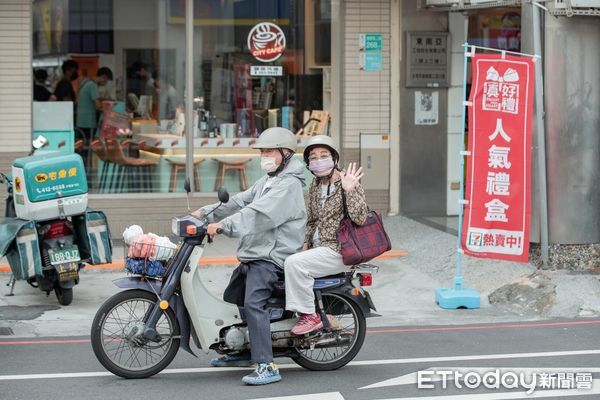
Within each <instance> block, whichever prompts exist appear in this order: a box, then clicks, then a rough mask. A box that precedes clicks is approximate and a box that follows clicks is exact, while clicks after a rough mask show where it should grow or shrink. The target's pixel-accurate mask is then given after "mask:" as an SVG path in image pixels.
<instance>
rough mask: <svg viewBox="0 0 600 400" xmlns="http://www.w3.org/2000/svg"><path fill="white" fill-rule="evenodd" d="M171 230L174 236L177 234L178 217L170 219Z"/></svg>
mask: <svg viewBox="0 0 600 400" xmlns="http://www.w3.org/2000/svg"><path fill="white" fill-rule="evenodd" d="M171 232H172V233H173V235H175V236H179V218H177V217H175V218H173V219H172V220H171Z"/></svg>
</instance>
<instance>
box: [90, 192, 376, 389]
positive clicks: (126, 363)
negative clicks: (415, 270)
mask: <svg viewBox="0 0 600 400" xmlns="http://www.w3.org/2000/svg"><path fill="white" fill-rule="evenodd" d="M185 188H186V191H187V192H188V212H189V214H187V215H184V216H180V217H175V218H173V220H172V231H173V234H175V235H176V236H178V237H180V238H181V239H182V243H180V244H179V245H178V248H177V250H176V251H175V253H174V255H173V256H172V258H171V259H170V260H169V261H168V262H166V267H165V271H166V272H165V273H164V275H163V276H162V277H148V276H145V275H143V274H142V275H133V276H129V277H126V278H122V279H118V280H116V281H114V284H115V285H116V286H117V287H119V288H122V289H126V290H124V291H121V292H119V293H117V294H115V295H114V296H112V297H111V298H109V299H108V300H106V302H105V303H104V304H103V305H102V306H101V307H100V309H99V310H98V312H97V313H96V316H95V318H94V321H93V323H92V329H91V342H92V347H93V350H94V354H95V355H96V357H97V359H98V361H99V362H100V363H101V364H102V365H103V366H104V367H105V368H106V369H107V370H108V371H110V372H111V373H113V374H115V375H118V376H121V377H123V378H129V379H134V378H147V377H150V376H153V375H155V374H157V373H159V372H160V371H162V370H163V369H165V368H166V367H167V366H168V365H169V364H170V363H171V361H172V360H173V359H174V357H175V355H176V354H177V351H178V350H179V348H182V349H183V350H185V351H187V352H188V353H190V354H192V355H194V356H195V354H194V351H193V350H192V348H191V345H190V338H191V341H193V343H194V345H195V346H196V347H197V348H198V349H201V350H203V351H205V352H206V353H208V352H209V351H210V350H214V351H216V352H217V353H218V354H230V355H234V354H239V353H241V352H245V351H248V349H249V346H250V339H249V335H248V328H247V325H246V323H245V321H244V320H243V319H242V317H241V316H240V315H241V313H240V309H238V307H237V306H235V305H233V304H229V303H226V302H225V301H223V300H221V299H219V298H217V297H216V296H215V295H213V294H212V293H211V292H209V290H208V289H207V287H206V286H205V284H204V282H203V281H202V277H201V275H200V272H199V269H198V263H199V261H200V259H201V258H202V254H203V251H204V248H205V245H206V243H207V242H208V243H210V242H211V241H212V239H211V238H210V237H209V236H207V234H206V229H207V226H208V220H207V217H208V215H206V216H202V217H196V216H194V215H192V214H191V211H190V208H189V181H187V182H186V183H185ZM218 198H219V201H220V203H219V205H218V206H217V207H216V208H215V210H216V209H217V208H218V207H220V206H221V205H222V204H223V203H227V202H228V200H229V194H228V193H227V191H225V190H224V189H223V188H221V189H219V192H218ZM212 211H214V210H212ZM209 215H210V213H209ZM218 233H220V232H218ZM374 272H377V267H376V266H372V265H368V264H363V265H358V266H354V267H352V268H351V269H350V270H349V271H348V272H345V273H342V274H339V275H334V276H329V277H325V278H321V279H316V280H315V285H314V293H315V299H316V302H315V303H316V306H317V307H316V308H317V312H318V313H319V315H320V316H321V319H322V321H323V325H324V326H323V329H321V330H319V331H316V332H311V333H309V334H306V335H303V336H296V335H293V334H292V333H291V332H290V330H291V328H292V327H293V326H294V325H295V323H296V322H297V321H298V317H297V316H296V315H295V314H294V313H292V312H289V311H286V310H285V284H284V281H283V280H281V281H279V282H277V284H276V287H275V290H274V292H273V294H272V297H271V298H270V299H269V300H268V304H267V308H268V310H269V314H270V318H271V336H272V341H273V355H274V357H289V358H291V359H292V360H294V361H295V362H296V363H297V364H299V365H300V366H302V367H304V368H306V369H309V370H315V371H329V370H335V369H338V368H341V367H343V366H344V365H346V364H347V363H348V362H350V361H351V360H352V359H354V357H355V356H356V355H357V354H358V352H359V350H360V348H361V346H362V345H363V342H364V339H365V334H366V320H365V317H366V316H371V310H374V311H375V306H374V305H373V302H372V301H371V297H370V295H369V293H368V292H367V291H366V290H365V289H364V287H365V286H369V285H371V283H372V274H373V273H374ZM375 315H376V314H375Z"/></svg>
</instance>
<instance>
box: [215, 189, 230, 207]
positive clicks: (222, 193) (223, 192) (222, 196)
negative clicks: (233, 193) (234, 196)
mask: <svg viewBox="0 0 600 400" xmlns="http://www.w3.org/2000/svg"><path fill="white" fill-rule="evenodd" d="M217 193H218V195H219V201H220V202H221V203H227V202H228V201H229V193H228V192H227V189H225V188H224V187H222V186H221V187H220V188H219V191H218V192H217Z"/></svg>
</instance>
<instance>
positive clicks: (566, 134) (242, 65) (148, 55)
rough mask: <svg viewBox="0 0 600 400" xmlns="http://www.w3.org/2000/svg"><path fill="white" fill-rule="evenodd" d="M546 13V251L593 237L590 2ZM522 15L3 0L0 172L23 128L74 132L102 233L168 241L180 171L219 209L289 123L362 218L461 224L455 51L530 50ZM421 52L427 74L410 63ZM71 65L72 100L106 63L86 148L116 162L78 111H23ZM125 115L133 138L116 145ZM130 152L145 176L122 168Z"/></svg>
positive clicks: (419, 7) (330, 3)
mask: <svg viewBox="0 0 600 400" xmlns="http://www.w3.org/2000/svg"><path fill="white" fill-rule="evenodd" d="M521 3H522V4H521ZM549 3H550V2H546V4H548V5H549V10H548V11H544V12H543V15H544V16H545V18H543V28H542V38H543V42H544V48H543V54H542V63H543V66H544V79H545V85H544V89H545V90H544V91H545V94H546V96H545V109H546V118H545V122H544V123H545V128H546V129H545V130H546V142H547V148H546V161H547V165H548V178H547V181H548V193H547V197H548V210H549V211H548V221H549V226H550V229H549V232H550V242H551V243H561V244H590V243H599V242H600V211H599V210H600V150H599V149H600V147H599V143H600V135H599V134H598V132H600V74H598V67H597V66H598V65H600V49H599V48H598V46H597V40H598V38H600V24H599V23H598V22H599V21H600V19H599V18H598V14H599V11H598V10H599V9H600V7H599V8H590V7H589V6H588V7H582V8H575V9H572V8H566V7H567V5H565V4H563V2H560V1H557V2H555V4H552V5H550V4H549ZM576 3H577V2H571V4H573V6H576V5H577V4H576ZM571 4H569V5H568V7H571ZM190 6H192V7H193V15H191V18H187V17H189V16H190V14H189V11H188V10H189V8H188V7H190ZM531 7H532V5H531V4H530V3H529V2H520V1H495V2H489V1H487V2H482V1H473V0H471V1H452V0H443V1H429V0H422V1H421V0H406V1H400V0H363V1H359V0H345V1H344V0H268V1H258V0H245V1H216V0H195V1H186V0H151V1H147V0H123V1H118V2H117V1H114V0H90V1H82V0H36V1H33V2H32V1H27V0H0V22H1V23H0V56H1V57H0V120H1V121H2V123H1V124H0V152H1V154H0V168H2V170H3V171H7V170H8V169H9V167H10V164H11V162H12V159H14V158H15V157H16V156H18V155H20V154H25V153H27V152H28V149H29V147H30V140H31V137H32V132H34V134H35V133H43V132H50V131H60V130H64V131H65V132H70V133H65V135H71V136H74V140H73V148H74V149H75V148H76V147H77V148H78V149H79V150H78V151H83V153H84V155H85V156H86V160H87V165H88V179H89V181H90V206H91V207H93V208H96V209H101V210H104V211H105V212H106V213H107V215H108V217H109V221H110V224H111V228H112V230H113V236H115V237H117V236H119V235H120V232H122V230H123V228H124V227H126V226H128V225H130V224H132V223H140V222H141V221H143V222H144V227H145V228H146V229H147V230H149V231H150V230H151V231H157V232H164V231H168V229H169V221H170V218H171V217H172V216H173V215H177V214H180V213H182V212H183V211H184V210H185V195H184V193H183V191H182V187H183V185H182V182H183V180H184V176H188V177H189V178H190V179H191V180H192V181H193V182H195V184H194V186H195V189H196V192H194V193H193V197H192V201H193V206H194V207H200V206H202V205H205V204H207V203H210V202H213V201H215V198H216V196H215V188H216V187H217V186H225V187H226V188H227V189H228V190H229V191H230V192H236V191H239V190H243V189H244V188H245V187H246V186H247V185H251V184H252V183H253V182H254V181H255V180H256V179H257V178H258V177H259V176H260V174H261V172H260V169H259V163H258V157H257V153H256V152H254V151H252V150H251V149H250V146H251V144H252V142H253V140H255V138H256V136H257V134H259V133H260V131H262V130H263V129H265V128H267V127H269V126H284V127H287V128H290V129H291V130H292V131H294V132H298V134H299V136H298V137H299V146H300V148H302V146H303V144H304V143H305V141H306V138H307V137H308V136H310V135H311V134H329V135H331V136H332V137H333V138H334V139H335V140H336V141H337V142H338V143H339V145H340V148H341V152H342V159H343V163H348V162H350V161H358V162H360V163H361V165H362V166H363V168H364V169H365V173H366V174H365V178H364V179H363V184H364V186H365V188H366V190H367V196H368V200H369V204H370V205H371V207H372V208H374V209H376V210H378V211H380V212H383V213H391V214H397V213H402V214H407V215H414V216H417V217H420V216H434V217H446V216H452V215H456V214H457V213H458V207H459V193H460V177H461V174H462V173H463V171H461V169H460V168H459V159H460V155H459V152H460V150H461V149H462V147H463V145H464V143H463V142H462V133H463V130H464V129H465V127H464V126H463V125H462V111H463V110H462V87H463V47H462V45H463V43H465V42H468V43H470V44H475V45H479V46H485V47H493V48H500V49H506V50H511V51H522V52H525V53H533V31H532V28H531V21H532V11H531ZM186 27H191V29H192V35H191V36H190V35H186ZM188 38H192V43H191V46H192V50H193V51H192V52H191V54H192V57H191V58H189V57H188V55H189V54H190V53H189V52H188V51H187V47H186V46H187V45H188ZM428 41H431V46H430V50H427V51H431V53H432V54H434V55H435V57H433V58H431V60H433V61H432V63H434V64H432V65H427V61H423V57H420V58H419V57H417V58H415V57H414V54H416V53H418V52H419V51H421V50H419V46H421V43H422V46H425V47H427V46H429V44H428V43H429V42H428ZM565 54H567V55H568V56H567V57H565ZM68 59H72V60H75V61H77V62H78V63H79V75H80V77H79V78H78V79H76V80H73V81H72V82H71V84H72V85H73V87H74V90H75V91H76V92H79V91H80V90H81V89H80V88H81V87H84V85H86V84H88V83H87V82H86V81H87V80H90V78H93V77H94V76H95V74H96V71H97V70H98V69H99V68H100V67H103V66H106V67H109V68H110V69H111V71H112V73H113V80H112V81H111V82H110V83H109V84H108V85H107V86H103V87H99V88H98V90H99V93H100V97H101V98H102V97H105V98H106V99H110V100H112V102H111V103H108V104H109V105H108V106H106V105H105V107H109V108H105V109H104V110H103V114H102V116H101V117H99V119H98V121H99V122H98V126H97V127H95V128H94V130H93V138H92V139H91V140H92V142H91V143H93V141H95V140H97V139H102V138H107V139H108V140H109V141H110V142H111V143H114V146H118V148H119V149H120V150H122V151H123V154H124V155H125V160H124V161H123V160H122V161H119V162H116V161H115V159H114V158H113V159H107V158H106V157H103V156H102V152H101V151H98V143H97V142H96V144H92V145H91V146H89V148H90V150H88V146H87V144H88V143H89V142H86V140H89V138H87V137H86V136H85V130H84V132H83V133H82V129H81V128H84V127H83V126H80V124H78V120H77V116H76V115H75V114H77V111H78V108H77V107H81V105H77V106H73V105H72V104H71V106H70V107H71V108H69V106H66V105H65V104H64V103H63V104H59V105H56V104H51V103H52V102H33V101H32V100H33V88H34V85H33V78H32V69H33V70H40V69H41V70H44V71H45V73H46V74H47V78H46V79H45V82H43V83H42V84H43V85H46V86H47V87H48V89H50V90H52V89H53V88H54V87H55V86H56V84H57V82H58V81H59V80H60V79H61V77H62V72H61V68H60V67H61V65H62V63H63V62H64V61H65V60H68ZM419 60H420V61H419ZM572 60H577V62H572ZM188 65H191V66H192V68H191V77H192V80H191V82H192V84H191V85H188V84H187V83H186V82H187V78H188V77H189V76H188V75H186V74H187V66H188ZM188 92H191V95H190V96H188V95H187V93H188ZM55 103H61V102H55ZM424 104H425V106H424ZM186 105H188V106H189V107H191V109H193V114H192V115H193V116H194V117H193V118H194V122H193V124H192V126H193V129H192V128H190V129H187V130H186V129H185V128H182V127H181V126H182V125H180V124H182V123H183V124H185V116H186V110H185V109H186ZM53 107H55V108H53ZM56 107H58V108H56ZM54 110H57V111H54ZM49 114H52V115H53V116H54V117H53V118H47V117H44V116H47V115H49ZM107 115H108V116H109V117H107ZM57 116H60V117H57ZM63 116H64V117H63ZM69 118H71V120H70V121H69V120H68V119H69ZM123 118H126V119H127V118H129V122H130V123H132V130H133V135H129V136H128V137H120V136H119V133H118V128H119V127H120V126H121V125H119V124H120V123H123ZM50 120H52V123H50V122H48V121H50ZM131 120H133V122H131ZM52 124H55V125H61V124H62V126H61V127H60V129H59V128H56V127H55V126H54V125H52ZM186 125H189V124H186ZM302 129H304V131H301V130H302ZM184 131H185V132H187V131H190V132H192V136H193V139H188V138H187V136H186V135H187V134H183V132H184ZM73 134H74V135H73ZM59 137H60V136H59ZM67 139H68V138H67ZM78 139H79V140H82V141H83V145H82V144H81V142H77V140H78ZM66 141H67V143H70V142H69V140H66ZM100 141H101V142H102V140H100ZM59 142H60V140H59ZM82 146H83V147H82ZM536 146H537V144H536V143H535V142H534V150H536ZM82 148H83V150H81V149H82ZM110 149H112V150H114V149H113V148H112V147H111V148H110ZM110 149H109V150H110ZM100 150H101V149H100ZM536 154H537V153H536V151H534V152H533V157H534V163H533V165H534V170H533V173H532V176H533V177H534V181H533V186H532V190H533V201H532V211H533V213H532V241H534V242H535V241H539V229H540V227H539V224H538V221H539V218H540V217H539V207H538V202H539V195H538V193H537V192H536V190H537V185H536V181H535V177H536V168H537V167H536V162H535V157H536ZM130 158H134V159H142V160H145V161H144V163H145V164H144V165H145V166H147V167H148V168H146V169H145V170H142V169H139V170H137V169H136V168H137V167H135V166H131V165H126V164H127V161H131V160H130ZM119 163H121V164H124V165H125V166H124V165H121V164H119ZM186 164H187V169H186ZM192 165H193V168H192V169H190V166H192ZM125 167H127V168H125ZM125 171H128V172H125ZM193 171H196V174H194V172H193ZM126 178H129V179H128V180H127V179H126ZM195 178H196V179H195ZM307 178H310V175H309V174H308V173H307ZM101 181H102V182H101ZM140 181H143V182H149V184H148V185H141V184H140ZM101 183H103V185H101ZM150 184H151V185H150Z"/></svg>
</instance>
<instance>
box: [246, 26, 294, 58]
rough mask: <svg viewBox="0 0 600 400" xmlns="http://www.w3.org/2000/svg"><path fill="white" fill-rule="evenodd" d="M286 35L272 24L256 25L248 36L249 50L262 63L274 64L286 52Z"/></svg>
mask: <svg viewBox="0 0 600 400" xmlns="http://www.w3.org/2000/svg"><path fill="white" fill-rule="evenodd" d="M285 44H286V43H285V34H284V33H283V31H282V30H281V28H280V27H279V26H277V25H275V24H273V23H271V22H261V23H260V24H257V25H255V26H254V27H253V28H252V29H251V30H250V33H249V34H248V49H250V53H252V55H253V56H254V58H256V59H257V60H258V61H261V62H265V63H268V62H273V61H275V60H277V59H278V58H279V57H281V56H282V55H283V52H284V51H285Z"/></svg>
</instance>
